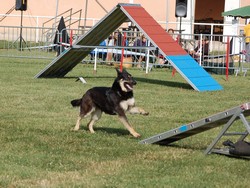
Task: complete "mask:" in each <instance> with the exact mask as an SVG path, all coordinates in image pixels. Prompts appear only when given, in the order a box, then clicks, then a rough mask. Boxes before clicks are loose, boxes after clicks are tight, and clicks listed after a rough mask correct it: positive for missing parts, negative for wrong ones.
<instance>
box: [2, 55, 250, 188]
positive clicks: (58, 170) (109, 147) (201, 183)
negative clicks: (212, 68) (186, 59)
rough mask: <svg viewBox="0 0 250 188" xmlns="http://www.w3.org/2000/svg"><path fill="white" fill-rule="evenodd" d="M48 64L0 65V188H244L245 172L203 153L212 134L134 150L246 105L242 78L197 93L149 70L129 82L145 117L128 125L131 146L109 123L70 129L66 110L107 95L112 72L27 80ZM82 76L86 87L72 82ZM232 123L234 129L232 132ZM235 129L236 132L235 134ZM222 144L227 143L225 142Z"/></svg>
mask: <svg viewBox="0 0 250 188" xmlns="http://www.w3.org/2000/svg"><path fill="white" fill-rule="evenodd" d="M48 63H49V61H46V60H43V61H38V60H27V59H22V60H18V59H7V58H2V59H1V60H0V65H1V68H0V78H1V79H0V89H1V92H0V106H1V108H0V143H1V150H0V187H199V188H200V187H249V180H248V179H249V177H248V175H249V162H248V161H247V160H242V159H236V158H229V157H226V156H221V155H216V154H211V155H207V156H205V155H204V154H203V152H204V149H206V147H207V146H208V145H209V144H210V143H211V142H212V140H213V139H214V138H215V137H216V135H217V134H218V133H219V131H220V129H221V127H219V128H215V129H212V130H210V131H206V132H203V133H201V134H197V135H195V136H192V137H190V138H186V139H183V140H181V141H178V142H176V143H175V144H174V146H164V147H162V146H158V145H140V144H138V142H139V141H140V140H142V139H145V138H148V137H150V136H153V135H155V134H158V133H161V132H165V131H167V130H170V129H172V128H176V127H178V126H180V125H182V124H186V123H190V122H192V121H196V120H199V119H201V118H204V117H206V116H209V115H212V114H215V113H218V112H220V111H224V110H226V109H228V108H232V107H234V106H237V105H239V104H242V103H245V102H249V101H250V95H249V83H250V82H249V79H250V78H249V76H247V77H243V76H237V77H235V76H233V75H232V76H229V80H228V81H226V78H225V76H224V75H212V76H213V77H214V78H215V79H216V80H217V81H218V82H219V83H220V84H221V85H222V86H223V87H224V90H223V91H216V92H202V93H200V92H197V91H194V90H193V89H192V88H191V87H190V86H189V85H188V84H187V83H186V81H185V80H184V79H183V78H182V77H181V76H180V75H179V74H178V73H177V74H176V75H175V76H174V77H172V76H171V70H169V69H154V70H153V71H152V72H150V73H149V74H148V75H145V72H143V71H141V70H138V69H130V70H129V72H130V73H132V75H134V77H135V78H136V79H137V82H138V85H137V86H136V88H135V92H134V95H135V98H136V103H137V105H138V106H141V107H143V108H144V109H145V110H147V111H149V112H150V115H149V116H147V117H144V116H139V115H128V118H129V120H130V122H131V124H132V125H133V127H134V128H135V130H137V132H139V133H140V134H141V135H142V137H141V138H140V139H135V138H133V137H132V136H131V135H129V134H128V131H127V130H125V128H124V127H123V126H122V125H121V123H120V122H119V121H118V120H117V117H116V116H108V115H105V114H104V115H103V117H102V119H101V120H100V121H99V122H98V123H97V124H96V126H95V127H94V128H95V130H96V133H95V134H90V133H89V132H88V131H87V130H86V123H87V120H83V121H82V128H81V130H80V131H78V132H72V131H70V130H71V128H73V127H74V125H75V121H76V118H77V114H78V109H75V108H72V107H71V106H70V100H72V99H75V98H79V97H81V96H82V94H83V93H84V92H85V91H86V90H87V89H89V88H91V87H93V86H110V85H111V84H112V82H113V80H114V78H115V76H116V72H115V70H114V69H113V68H112V67H107V66H98V69H97V73H96V74H93V66H92V65H83V64H79V65H78V66H76V67H75V68H74V69H73V70H72V71H71V72H70V73H69V74H67V76H66V77H65V78H61V79H34V76H35V75H36V74H37V73H38V72H39V71H40V70H42V69H43V68H44V67H45V66H46V65H47V64H48ZM78 76H83V77H84V78H85V79H86V81H87V84H85V85H83V84H82V83H81V82H75V80H76V77H78ZM237 124H239V123H236V127H237ZM239 127H240V124H239ZM225 139H228V138H225Z"/></svg>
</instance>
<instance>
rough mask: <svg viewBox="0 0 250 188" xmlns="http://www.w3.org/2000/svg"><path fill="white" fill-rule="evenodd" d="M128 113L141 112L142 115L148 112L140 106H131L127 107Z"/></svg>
mask: <svg viewBox="0 0 250 188" xmlns="http://www.w3.org/2000/svg"><path fill="white" fill-rule="evenodd" d="M128 111H129V113H131V114H142V115H144V116H147V115H148V114H149V113H148V112H146V111H145V110H144V109H143V108H140V107H136V106H133V107H130V108H129V109H128Z"/></svg>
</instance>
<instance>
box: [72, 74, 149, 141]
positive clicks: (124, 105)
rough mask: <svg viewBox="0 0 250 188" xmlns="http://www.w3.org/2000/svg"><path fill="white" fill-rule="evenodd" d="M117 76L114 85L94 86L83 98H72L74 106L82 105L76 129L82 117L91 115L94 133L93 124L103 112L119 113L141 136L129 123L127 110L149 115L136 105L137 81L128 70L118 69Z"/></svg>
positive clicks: (129, 127) (90, 128) (125, 124)
mask: <svg viewBox="0 0 250 188" xmlns="http://www.w3.org/2000/svg"><path fill="white" fill-rule="evenodd" d="M116 71H117V78H116V79H115V81H114V83H113V85H112V87H94V88H91V89H89V90H88V91H87V92H86V93H85V94H84V95H83V97H82V98H81V99H76V100H72V101H71V104H72V106H73V107H76V106H80V114H79V117H78V118H77V122H76V126H75V128H74V130H79V128H80V121H81V119H82V118H84V117H87V116H90V117H91V120H90V122H89V123H88V129H89V131H90V132H91V133H94V129H93V125H94V123H95V122H96V121H97V120H99V119H100V118H101V115H102V112H104V113H106V114H110V115H118V117H119V120H120V121H121V122H122V123H123V125H124V126H125V127H126V128H127V129H128V130H129V132H130V133H131V134H132V135H133V136H134V137H140V134H138V133H137V132H136V131H135V130H134V129H133V128H132V127H131V125H130V124H129V122H128V119H127V116H126V114H125V113H126V112H129V113H131V114H142V115H148V114H149V113H148V112H145V111H144V110H143V109H142V108H140V107H136V106H135V99H134V96H133V87H134V85H136V81H135V80H134V79H133V77H132V76H131V75H130V74H129V73H128V72H127V71H126V70H123V71H122V72H121V71H119V70H118V69H116Z"/></svg>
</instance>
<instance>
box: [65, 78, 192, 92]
mask: <svg viewBox="0 0 250 188" xmlns="http://www.w3.org/2000/svg"><path fill="white" fill-rule="evenodd" d="M78 78H79V77H63V78H61V79H75V80H77V79H78ZM83 78H84V79H91V78H101V79H105V78H108V79H109V78H113V79H115V78H114V77H113V76H86V77H84V76H83ZM134 78H135V80H136V81H138V82H144V83H149V84H155V85H162V86H168V87H175V88H182V89H188V90H190V89H192V87H191V86H190V85H189V84H187V83H182V82H175V81H166V80H157V79H150V78H142V77H134Z"/></svg>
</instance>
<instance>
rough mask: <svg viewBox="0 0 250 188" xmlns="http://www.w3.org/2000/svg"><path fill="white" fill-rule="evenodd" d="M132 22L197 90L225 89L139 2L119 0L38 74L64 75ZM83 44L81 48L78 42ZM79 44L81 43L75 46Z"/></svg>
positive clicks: (42, 75)
mask: <svg viewBox="0 0 250 188" xmlns="http://www.w3.org/2000/svg"><path fill="white" fill-rule="evenodd" d="M126 21H130V22H132V23H133V24H134V25H135V26H136V27H137V28H138V29H139V30H140V31H141V32H142V33H144V35H145V36H146V37H147V39H148V40H149V41H150V43H151V44H153V45H154V46H155V47H157V48H158V49H159V52H160V53H161V54H162V55H163V56H164V57H165V58H166V59H167V60H168V61H169V62H170V63H171V65H172V66H173V67H174V68H175V69H176V70H177V71H178V72H179V73H180V74H181V75H182V77H183V78H184V79H185V80H186V81H187V82H188V83H189V84H190V85H191V86H192V87H193V88H194V89H195V90H197V91H215V90H222V89H223V88H222V86H221V85H220V84H218V83H217V81H215V80H214V79H213V78H212V77H211V76H210V75H209V74H208V73H207V72H206V71H205V70H204V69H203V68H202V67H201V66H199V65H198V64H197V62H196V61H195V60H194V59H193V58H192V57H191V56H190V55H189V54H187V52H186V51H185V50H184V49H182V48H181V46H179V45H178V44H177V42H176V41H175V40H174V39H173V38H172V37H171V36H170V35H169V34H168V33H167V32H166V31H165V30H164V29H163V28H162V27H161V26H160V25H159V24H158V23H157V22H156V21H155V20H154V19H153V17H152V16H151V15H149V13H148V12H147V11H146V10H145V9H144V8H142V7H141V6H140V5H138V4H118V5H117V6H116V7H115V8H114V9H113V10H111V11H110V12H109V13H108V14H107V15H106V16H105V17H104V18H103V19H101V20H100V21H99V22H98V23H97V24H96V25H95V26H93V27H92V28H91V29H90V30H89V31H88V32H87V33H86V34H84V35H83V36H82V37H80V38H79V39H78V40H77V41H76V42H75V43H74V44H73V45H72V46H71V47H69V48H68V49H67V50H65V51H64V52H63V53H62V54H61V55H59V56H58V57H57V58H55V59H54V60H53V61H52V62H51V63H50V64H49V65H47V66H46V67H45V68H44V69H43V70H42V71H40V72H39V73H38V74H37V75H36V76H35V77H36V78H43V77H45V78H51V77H64V76H65V75H66V74H67V73H68V72H69V71H71V70H72V69H73V68H74V67H75V66H76V65H77V64H78V63H79V62H81V60H83V59H84V58H85V57H86V56H87V55H88V54H89V53H90V52H91V51H92V50H93V49H95V46H98V45H99V44H100V43H101V42H102V41H103V40H105V39H106V38H108V36H109V35H110V34H111V33H112V32H114V31H115V30H116V29H117V28H118V27H119V26H120V25H121V24H122V23H124V22H126ZM80 45H81V46H82V48H81V50H79V46H80ZM76 46H78V47H76Z"/></svg>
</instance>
